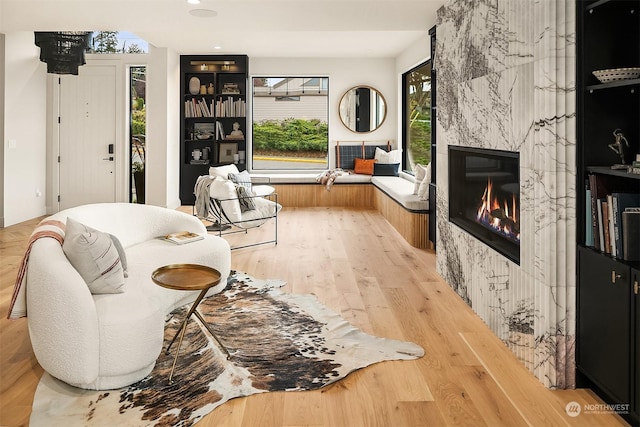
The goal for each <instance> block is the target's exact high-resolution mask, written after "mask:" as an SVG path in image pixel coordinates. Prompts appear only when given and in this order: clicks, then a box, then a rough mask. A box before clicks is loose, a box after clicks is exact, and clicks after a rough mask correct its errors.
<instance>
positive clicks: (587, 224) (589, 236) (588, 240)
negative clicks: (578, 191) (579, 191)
mask: <svg viewBox="0 0 640 427" xmlns="http://www.w3.org/2000/svg"><path fill="white" fill-rule="evenodd" d="M584 199H585V206H584V212H585V215H584V217H585V221H584V228H585V230H584V244H585V245H587V246H593V226H592V224H591V190H589V186H588V185H587V189H586V197H585V198H584Z"/></svg>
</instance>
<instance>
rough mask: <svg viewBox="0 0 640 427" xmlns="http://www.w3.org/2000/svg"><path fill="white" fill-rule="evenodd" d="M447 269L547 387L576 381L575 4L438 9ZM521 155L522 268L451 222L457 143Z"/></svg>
mask: <svg viewBox="0 0 640 427" xmlns="http://www.w3.org/2000/svg"><path fill="white" fill-rule="evenodd" d="M436 39H437V42H436V53H435V57H434V67H435V70H436V76H437V92H436V96H437V99H436V106H437V118H436V135H437V149H436V156H437V157H436V161H437V165H438V167H437V177H436V182H437V194H436V203H437V213H436V224H437V229H436V245H437V268H438V272H439V273H440V274H441V275H442V276H443V277H444V278H445V280H446V281H447V283H449V285H450V286H451V287H452V288H453V289H454V290H455V291H456V292H457V293H458V295H459V296H460V297H461V298H462V299H463V300H464V301H466V302H467V303H468V304H469V305H470V306H471V307H472V308H473V310H474V311H475V312H476V313H477V314H478V315H479V316H480V317H481V318H482V319H483V320H484V321H485V322H486V323H487V325H488V326H489V327H490V328H491V329H492V330H493V331H494V333H495V334H496V335H498V337H500V339H502V340H503V342H504V343H505V344H506V345H507V346H508V347H509V348H510V349H511V350H512V351H513V353H514V354H515V355H516V356H517V357H518V359H519V360H520V361H521V362H522V363H523V364H524V365H525V366H526V367H527V368H528V369H529V370H530V371H531V372H532V373H533V374H534V375H535V376H536V377H537V378H538V379H539V380H540V381H541V382H542V383H543V384H544V385H545V386H547V387H550V388H572V387H574V386H575V354H574V349H575V312H576V307H575V256H576V250H575V247H576V246H575V241H576V240H575V227H576V221H575V191H576V188H575V168H576V161H575V139H576V138H575V4H574V2H573V0H538V1H535V2H534V1H522V0H499V1H498V0H455V1H450V2H448V3H446V4H445V5H444V6H443V7H442V8H440V10H439V11H438V16H437V24H436ZM449 145H462V146H469V147H478V148H489V149H497V150H506V151H517V152H518V153H519V154H520V217H521V218H520V219H521V228H520V229H521V241H520V265H519V266H518V265H516V264H514V263H513V262H511V261H509V260H508V259H507V258H505V257H504V256H502V255H500V254H499V253H497V252H496V251H494V250H492V249H490V248H489V247H488V246H486V245H484V244H483V243H481V242H480V241H479V240H476V239H475V238H473V237H472V236H471V235H469V234H467V233H466V232H464V231H463V230H462V229H460V228H458V227H457V226H456V225H454V224H452V223H450V222H449V221H448V194H449V183H448V164H447V163H448V146H449Z"/></svg>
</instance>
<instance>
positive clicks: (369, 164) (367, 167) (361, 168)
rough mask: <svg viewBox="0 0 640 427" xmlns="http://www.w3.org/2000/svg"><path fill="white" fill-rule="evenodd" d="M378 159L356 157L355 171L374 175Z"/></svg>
mask: <svg viewBox="0 0 640 427" xmlns="http://www.w3.org/2000/svg"><path fill="white" fill-rule="evenodd" d="M375 162H376V159H359V158H356V159H354V167H353V171H354V172H355V173H359V174H362V175H373V164H374V163H375Z"/></svg>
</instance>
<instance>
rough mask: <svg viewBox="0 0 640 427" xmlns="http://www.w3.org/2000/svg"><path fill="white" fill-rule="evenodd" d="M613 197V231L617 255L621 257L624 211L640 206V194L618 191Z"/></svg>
mask: <svg viewBox="0 0 640 427" xmlns="http://www.w3.org/2000/svg"><path fill="white" fill-rule="evenodd" d="M611 198H612V199H613V232H614V242H615V247H616V256H617V257H618V258H620V257H622V255H623V249H622V240H623V238H622V213H623V212H625V210H626V209H627V208H630V207H633V206H640V194H639V193H617V192H616V193H612V194H611ZM639 242H640V239H639ZM639 244H640V243H639Z"/></svg>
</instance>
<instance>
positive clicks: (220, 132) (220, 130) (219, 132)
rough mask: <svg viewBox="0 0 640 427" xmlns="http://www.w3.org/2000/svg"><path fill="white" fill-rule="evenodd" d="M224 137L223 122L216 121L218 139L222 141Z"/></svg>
mask: <svg viewBox="0 0 640 427" xmlns="http://www.w3.org/2000/svg"><path fill="white" fill-rule="evenodd" d="M224 138H225V134H224V125H223V124H222V122H216V139H218V140H220V141H221V140H223V139H224Z"/></svg>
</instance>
